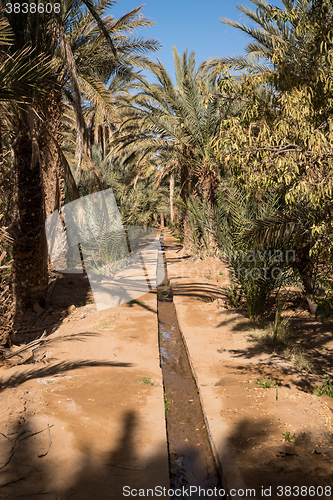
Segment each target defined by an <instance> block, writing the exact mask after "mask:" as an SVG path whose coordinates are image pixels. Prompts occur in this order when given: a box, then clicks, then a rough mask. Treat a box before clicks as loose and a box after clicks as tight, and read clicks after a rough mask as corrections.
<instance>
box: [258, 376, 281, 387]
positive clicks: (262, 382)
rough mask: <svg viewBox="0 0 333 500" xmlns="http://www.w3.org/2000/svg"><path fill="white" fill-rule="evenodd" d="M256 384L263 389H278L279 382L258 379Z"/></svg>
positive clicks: (272, 379) (269, 379)
mask: <svg viewBox="0 0 333 500" xmlns="http://www.w3.org/2000/svg"><path fill="white" fill-rule="evenodd" d="M256 384H257V385H259V387H262V388H263V389H271V388H272V387H274V388H275V387H277V381H276V380H275V379H274V378H267V379H266V378H262V379H257V380H256Z"/></svg>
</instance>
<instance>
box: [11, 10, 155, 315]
mask: <svg viewBox="0 0 333 500" xmlns="http://www.w3.org/2000/svg"><path fill="white" fill-rule="evenodd" d="M21 3H22V2H21ZM111 5H112V2H111V3H110V2H107V1H106V0H102V1H99V2H98V3H93V2H92V1H91V0H79V1H76V0H67V1H64V2H61V11H60V12H59V13H57V12H55V13H52V14H47V13H45V12H44V13H40V12H37V13H33V14H30V13H28V14H23V12H22V9H21V13H12V14H6V16H7V18H8V20H9V23H10V25H11V27H12V30H13V34H14V40H13V45H12V47H11V50H12V52H15V51H17V50H23V48H24V47H26V46H28V47H29V46H30V47H31V48H32V49H33V50H34V54H36V56H42V55H43V57H48V58H49V59H50V61H52V63H53V66H52V68H49V69H48V73H47V75H45V77H44V91H46V93H47V98H42V96H41V94H40V92H39V91H38V89H36V88H34V89H30V92H29V95H28V98H27V99H25V102H24V105H22V106H21V107H20V108H12V109H11V115H10V124H9V127H10V128H11V130H12V148H13V150H14V155H15V163H16V170H17V188H18V198H17V199H18V213H19V216H18V231H17V234H16V238H15V243H14V249H13V255H14V264H13V282H14V293H15V298H16V306H17V310H21V309H24V308H27V307H31V306H32V305H33V304H34V303H35V302H39V303H40V304H41V305H43V304H44V301H45V297H46V291H47V245H46V239H45V229H44V221H45V217H46V216H47V215H48V214H49V213H51V212H52V211H53V210H55V209H57V208H59V206H60V204H61V199H62V191H63V186H62V182H63V172H62V168H65V170H66V174H67V176H68V178H69V179H70V181H71V185H72V188H73V193H74V197H75V196H78V191H77V189H76V186H75V182H74V179H73V176H72V173H71V171H70V168H69V165H68V162H67V161H66V158H65V156H64V154H63V152H62V150H61V126H62V117H63V113H64V99H67V101H68V102H70V104H71V105H72V106H73V108H74V109H75V115H76V130H77V151H78V170H80V164H81V160H82V153H83V150H84V140H85V129H86V127H85V122H84V117H83V105H82V102H84V101H83V99H84V95H85V93H87V92H88V91H87V89H88V88H89V92H90V94H93V96H94V99H95V100H96V101H97V100H98V99H100V100H102V99H103V98H104V99H105V101H107V103H110V102H111V99H110V98H109V96H108V95H107V92H106V87H105V85H106V82H107V80H108V78H109V77H110V76H111V75H112V73H114V72H123V73H124V74H127V75H128V74H129V73H131V71H132V70H131V68H130V67H128V66H129V64H131V61H132V60H133V59H134V58H135V53H138V52H142V51H143V52H145V51H147V50H151V49H157V48H158V44H157V42H155V41H147V42H145V41H144V40H141V41H140V40H135V39H132V40H131V43H130V44H127V45H126V42H125V41H124V39H125V38H126V36H125V37H124V33H123V32H122V30H124V29H125V28H124V26H125V25H126V20H127V21H128V24H127V30H131V29H134V28H135V27H136V26H140V25H145V24H146V25H149V24H151V23H149V21H147V20H146V19H145V18H142V17H140V16H137V15H136V13H137V11H138V9H135V11H132V13H129V15H127V18H125V16H126V15H125V16H123V18H122V19H121V20H118V21H116V20H114V18H113V17H112V16H107V17H105V18H104V17H103V14H104V13H105V10H106V8H107V7H109V6H111ZM119 21H120V22H119ZM112 35H113V36H114V37H115V38H117V37H118V40H116V43H114V42H113V36H112ZM115 45H118V46H119V47H118V49H119V50H117V48H116V47H115ZM129 45H130V48H129ZM126 49H127V52H126ZM137 55H138V54H137ZM138 60H139V62H140V64H144V63H145V62H146V61H145V57H144V56H143V55H142V54H139V55H138ZM96 65H98V67H96ZM45 195H46V197H45ZM44 200H45V201H44ZM44 205H45V206H44Z"/></svg>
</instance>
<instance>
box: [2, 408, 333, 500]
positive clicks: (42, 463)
mask: <svg viewBox="0 0 333 500" xmlns="http://www.w3.org/2000/svg"><path fill="white" fill-rule="evenodd" d="M139 420H140V417H139V415H138V413H137V412H135V411H127V412H124V414H123V417H122V429H121V432H120V433H119V437H118V439H117V442H116V443H115V445H114V446H113V447H108V446H107V443H106V451H105V452H103V453H101V454H98V453H96V450H95V449H94V448H93V447H86V448H85V449H84V450H83V452H82V450H81V453H80V454H77V455H76V456H75V457H73V458H74V459H75V463H73V469H72V470H71V468H69V469H67V470H66V472H65V473H64V465H63V464H61V456H60V458H59V457H57V456H56V453H55V451H56V450H55V448H56V447H57V442H56V437H55V436H56V435H57V434H56V430H55V429H54V427H51V426H49V427H47V426H46V427H45V428H44V429H42V430H41V431H40V432H39V434H36V435H33V433H34V432H36V429H34V428H28V429H26V432H25V433H22V425H20V424H19V423H16V424H15V425H13V428H12V431H11V434H10V436H9V437H10V439H11V441H12V442H9V440H8V439H6V438H5V437H4V436H0V440H1V444H2V447H1V449H2V453H1V463H0V467H2V466H3V464H4V462H5V461H6V460H8V457H10V455H11V453H12V447H13V446H12V443H13V442H14V440H15V438H16V437H17V436H20V437H19V438H18V440H17V445H16V448H15V452H14V454H13V455H12V458H11V460H10V462H9V463H8V464H7V466H6V467H5V468H2V469H0V490H1V498H2V499H3V500H13V499H14V498H15V499H18V498H26V499H27V500H38V499H39V498H45V499H46V500H68V499H73V500H75V499H83V500H95V499H98V500H110V499H112V500H121V499H123V498H124V497H126V496H128V497H131V493H132V495H133V496H134V495H135V496H140V492H139V490H140V489H141V490H142V491H144V493H141V496H150V497H154V489H155V487H159V488H160V489H161V491H163V488H165V494H164V495H162V497H163V498H169V496H168V495H167V491H168V488H169V484H168V478H167V476H168V470H167V469H168V464H167V460H166V457H165V455H163V454H160V453H155V454H152V455H151V456H149V457H148V458H147V457H146V458H142V456H141V457H140V450H139V448H138V443H137V442H136V441H137V429H138V424H139ZM110 424H111V425H112V423H110ZM270 424H271V419H270V418H268V417H267V418H257V419H255V420H254V419H249V418H244V417H240V419H239V421H238V422H237V424H236V425H234V426H233V430H232V432H231V433H230V434H229V435H228V437H227V439H226V441H225V442H224V443H223V445H222V444H221V446H220V459H221V462H222V466H223V468H224V470H225V476H226V482H227V484H228V488H229V491H230V492H231V496H225V497H220V500H222V498H225V499H226V498H228V499H231V498H240V497H244V496H245V493H244V490H245V489H247V490H248V492H249V491H250V489H254V490H255V495H253V494H252V497H255V498H259V497H260V498H261V497H262V496H264V495H262V489H265V490H266V491H267V492H269V490H270V491H271V493H270V494H267V495H266V496H270V497H271V498H278V496H277V493H278V492H279V491H280V490H279V489H278V488H281V487H283V489H284V488H286V487H291V488H295V491H296V487H299V488H301V487H302V486H303V487H306V488H307V489H309V487H310V486H311V487H312V489H313V488H319V489H318V491H319V492H320V488H321V487H322V488H325V487H326V488H329V487H330V486H331V479H332V476H331V467H330V464H331V458H332V455H333V453H332V451H328V452H326V453H323V452H321V451H319V450H318V451H317V453H315V454H314V453H313V446H314V445H313V442H312V441H311V439H312V438H313V436H312V434H311V432H309V433H308V432H307V433H306V432H303V433H300V434H299V435H298V436H296V437H294V438H293V439H292V440H291V441H290V442H288V441H283V439H278V438H277V437H276V435H274V433H273V431H271V427H270ZM279 432H280V434H281V436H280V438H282V430H281V431H279ZM59 460H60V461H59ZM193 460H195V455H194V456H193ZM177 487H178V486H177ZM148 488H149V489H150V490H149V493H148V492H147V489H148ZM234 490H239V493H240V496H237V495H235V492H234ZM242 490H243V491H242ZM327 491H328V490H327ZM155 496H156V497H157V496H161V495H155ZM247 496H250V493H248V494H247ZM328 496H330V495H328ZM302 497H303V498H310V497H311V498H313V495H311V494H310V495H306V494H303V495H302ZM191 498H193V499H195V500H197V499H199V498H200V499H201V498H217V497H215V496H213V497H212V496H211V495H210V496H209V497H203V496H202V495H200V497H199V495H198V494H197V495H195V494H194V495H192V496H191Z"/></svg>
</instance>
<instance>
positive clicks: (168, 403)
mask: <svg viewBox="0 0 333 500" xmlns="http://www.w3.org/2000/svg"><path fill="white" fill-rule="evenodd" d="M164 409H165V411H170V410H171V406H170V401H168V399H167V397H166V396H164Z"/></svg>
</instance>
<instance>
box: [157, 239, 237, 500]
mask: <svg viewBox="0 0 333 500" xmlns="http://www.w3.org/2000/svg"><path fill="white" fill-rule="evenodd" d="M161 245H162V249H163V254H162V255H163V261H160V262H159V265H160V266H164V268H165V278H164V281H163V282H162V284H161V285H160V286H159V287H158V325H159V348H160V364H161V369H162V374H163V385H164V402H165V416H166V429H167V438H168V451H169V472H170V487H171V489H172V490H178V492H177V493H179V492H182V491H184V489H185V490H186V492H185V494H184V495H183V494H181V495H179V496H174V497H173V498H175V499H176V498H177V499H182V498H187V493H188V492H189V491H190V487H192V490H191V493H192V494H191V496H190V498H191V499H192V500H194V499H196V498H200V499H208V498H210V499H211V498H214V499H216V498H218V499H221V500H222V499H223V500H224V499H229V498H230V497H229V494H228V492H227V488H226V485H225V484H224V480H223V473H222V471H221V470H220V467H218V466H217V460H216V457H215V456H214V453H213V451H212V446H211V442H210V438H209V433H208V431H207V422H206V419H205V417H204V414H203V411H202V406H201V402H200V394H199V390H198V387H197V384H196V381H195V378H194V376H193V373H192V370H191V366H190V362H189V358H188V352H187V349H186V346H185V343H184V339H183V337H182V334H181V332H180V329H179V325H178V321H177V315H176V310H175V306H174V304H173V296H172V290H171V287H170V284H169V280H168V274H167V266H166V260H165V253H164V246H163V235H162V236H161ZM161 259H162V257H161ZM199 488H201V491H200V490H199ZM223 491H226V494H224V495H223V494H222V495H221V494H219V492H222V493H223ZM212 492H213V495H212V494H211V493H212Z"/></svg>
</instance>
